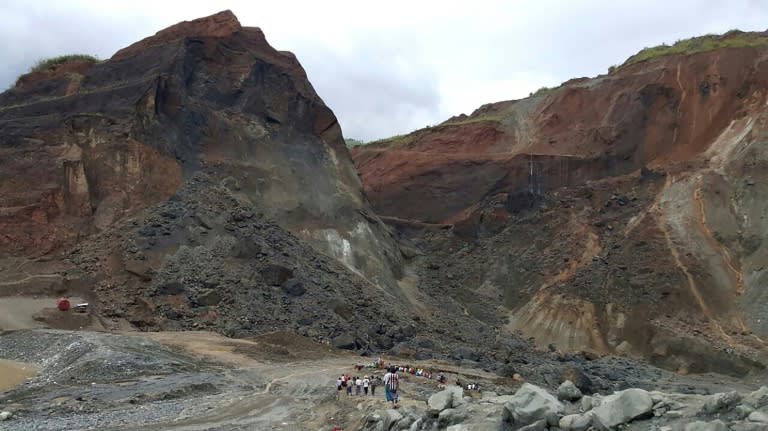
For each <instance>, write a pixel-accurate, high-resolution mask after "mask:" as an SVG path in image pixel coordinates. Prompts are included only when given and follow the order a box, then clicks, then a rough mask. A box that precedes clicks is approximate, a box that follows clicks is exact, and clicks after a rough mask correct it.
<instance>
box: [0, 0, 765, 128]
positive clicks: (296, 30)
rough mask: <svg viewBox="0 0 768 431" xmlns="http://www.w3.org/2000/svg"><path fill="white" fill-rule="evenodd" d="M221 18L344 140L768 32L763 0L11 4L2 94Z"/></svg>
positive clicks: (2, 50) (1, 48)
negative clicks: (297, 81) (651, 56)
mask: <svg viewBox="0 0 768 431" xmlns="http://www.w3.org/2000/svg"><path fill="white" fill-rule="evenodd" d="M223 9H231V10H232V11H233V12H234V13H235V14H236V15H237V16H238V18H239V19H240V22H241V23H242V24H243V25H246V26H255V27H261V28H262V30H264V32H265V34H266V36H267V40H268V41H269V42H270V44H271V45H272V46H274V47H275V48H276V49H279V50H288V51H293V52H294V53H295V54H296V55H297V56H298V58H299V61H301V63H302V64H303V66H304V68H305V69H306V70H307V73H308V75H309V79H310V81H311V82H312V84H313V85H314V86H315V89H316V90H317V92H318V93H319V94H320V96H321V97H322V98H323V99H324V100H325V102H326V104H328V105H329V106H330V107H331V108H332V109H333V110H334V112H335V113H336V115H337V117H338V118H339V121H340V122H341V125H342V128H343V129H344V135H345V136H346V137H352V138H359V139H363V140H366V141H367V140H372V139H375V138H381V137H386V136H390V135H394V134H400V133H405V132H408V131H411V130H413V129H416V128H420V127H424V126H426V125H431V124H436V123H439V122H441V121H443V120H445V119H447V118H448V117H450V116H452V115H457V114H460V113H467V114H469V113H470V112H471V111H473V110H474V109H475V108H477V107H479V106H480V105H482V104H484V103H488V102H495V101H499V100H509V99H517V98H521V97H525V96H527V95H528V93H530V92H531V91H535V90H536V89H537V88H539V87H542V86H553V85H558V84H559V83H561V82H563V81H566V80H568V79H570V78H574V77H581V76H595V75H598V74H601V73H604V72H605V71H606V69H607V68H608V66H610V65H612V64H618V63H621V62H623V61H624V60H625V59H626V58H627V57H628V56H630V55H632V54H633V53H635V52H636V51H638V50H639V49H641V48H643V47H645V46H653V45H658V44H660V43H663V42H667V43H672V42H674V41H675V40H677V39H680V38H685V37H690V36H695V35H701V34H705V33H723V32H725V31H728V30H730V29H733V28H739V29H742V30H765V29H766V27H767V26H768V0H729V1H711V0H648V1H636V0H589V1H588V0H583V1H569V0H560V1H556V0H533V1H528V0H525V1H523V0H519V1H513V0H508V1H502V0H499V1H490V0H489V1H484V0H472V1H466V0H464V1H430V2H427V1H418V0H409V1H396V0H389V1H375V2H371V1H364V0H357V1H331V0H324V1H316V0H315V1H312V0H309V1H288V0H280V1H277V0H269V1H258V0H248V1H211V0H206V1H196V0H187V1H183V2H175V1H163V0H152V1H146V0H132V1H123V2H117V1H115V2H112V1H101V0H99V1H87V0H80V1H77V0H67V1H53V0H51V1H42V0H40V1H35V0H25V1H21V0H18V1H17V0H11V1H4V2H2V3H0V18H1V22H0V40H2V41H3V43H2V44H1V45H0V58H2V59H3V61H4V63H5V67H4V68H2V70H0V86H1V87H0V89H3V88H6V87H7V86H8V85H10V84H11V83H12V82H13V81H14V80H15V78H16V77H17V76H18V75H19V74H20V73H22V72H24V71H26V70H27V69H28V68H29V67H30V66H31V65H32V64H33V63H34V62H35V61H36V60H38V59H40V58H45V57H50V56H55V55H61V54H67V53H76V52H77V53H88V54H94V55H97V56H98V57H99V58H102V59H104V58H109V57H110V56H112V54H114V52H115V51H117V50H118V49H120V48H122V47H125V46H127V45H129V44H131V43H132V42H135V41H137V40H139V39H141V38H143V37H146V36H149V35H151V34H154V33H155V32H157V31H158V30H161V29H162V28H165V27H167V26H169V25H172V24H174V23H176V22H178V21H182V20H190V19H194V18H198V17H201V16H205V15H210V14H212V13H215V12H218V11H220V10H223Z"/></svg>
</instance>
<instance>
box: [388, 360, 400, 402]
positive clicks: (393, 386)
mask: <svg viewBox="0 0 768 431" xmlns="http://www.w3.org/2000/svg"><path fill="white" fill-rule="evenodd" d="M399 380H400V379H398V378H397V368H395V367H390V369H389V372H387V374H385V375H384V394H385V396H386V398H387V401H392V405H393V406H394V408H397V401H398V399H397V398H398V395H397V390H398V389H399V388H400V381H399Z"/></svg>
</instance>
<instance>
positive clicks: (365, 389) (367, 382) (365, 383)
mask: <svg viewBox="0 0 768 431" xmlns="http://www.w3.org/2000/svg"><path fill="white" fill-rule="evenodd" d="M370 385H371V381H370V380H369V379H368V376H365V377H363V394H365V395H368V386H370Z"/></svg>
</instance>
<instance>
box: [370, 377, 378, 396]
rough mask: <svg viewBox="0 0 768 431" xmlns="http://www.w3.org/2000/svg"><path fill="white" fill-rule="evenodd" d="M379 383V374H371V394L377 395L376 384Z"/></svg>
mask: <svg viewBox="0 0 768 431" xmlns="http://www.w3.org/2000/svg"><path fill="white" fill-rule="evenodd" d="M378 384H379V378H378V377H377V376H373V375H372V376H371V396H372V397H373V396H376V386H377V385H378Z"/></svg>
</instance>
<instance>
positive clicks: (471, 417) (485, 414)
mask: <svg viewBox="0 0 768 431" xmlns="http://www.w3.org/2000/svg"><path fill="white" fill-rule="evenodd" d="M459 410H461V411H464V412H466V419H464V420H463V421H462V422H461V423H458V424H454V425H451V426H449V427H448V429H449V430H459V431H461V430H467V431H469V430H471V431H502V430H508V429H509V422H508V421H509V410H507V408H506V407H504V406H502V405H498V404H490V403H479V404H469V405H466V406H463V407H462V408H461V409H459Z"/></svg>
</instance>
